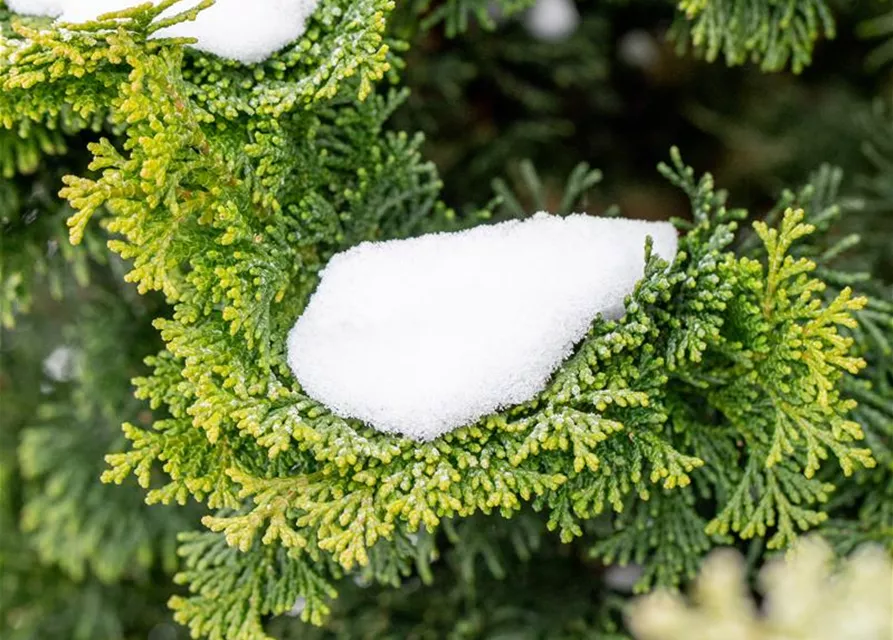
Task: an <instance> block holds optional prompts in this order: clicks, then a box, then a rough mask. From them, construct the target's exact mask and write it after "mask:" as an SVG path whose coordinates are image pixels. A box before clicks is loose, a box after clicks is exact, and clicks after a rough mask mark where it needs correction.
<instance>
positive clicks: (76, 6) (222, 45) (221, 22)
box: [8, 0, 319, 64]
mask: <svg viewBox="0 0 893 640" xmlns="http://www.w3.org/2000/svg"><path fill="white" fill-rule="evenodd" d="M200 1H201V0H183V2H178V3H176V4H175V5H174V6H172V7H170V8H169V9H167V10H166V11H165V12H164V13H162V14H161V17H169V16H172V15H175V14H177V13H180V12H182V11H185V10H187V9H191V8H193V7H195V6H196V5H198V4H199V3H200ZM8 2H9V7H10V8H11V9H12V10H13V11H15V12H17V13H23V14H29V15H43V16H52V17H56V18H58V19H59V20H60V21H62V22H73V23H79V22H87V21H90V20H95V19H96V18H97V17H99V16H101V15H103V14H105V13H110V12H113V11H123V10H124V9H128V8H130V7H134V6H137V5H140V4H144V2H145V0H8ZM154 2H156V3H157V2H158V0H154ZM318 2H319V0H250V2H248V1H247V0H216V2H215V3H214V4H213V5H212V6H210V7H208V8H207V9H204V10H202V11H201V12H199V14H198V17H197V18H196V19H195V20H194V21H187V22H181V23H179V24H176V25H173V26H171V27H167V28H165V29H161V30H160V31H158V32H157V33H156V34H155V36H154V37H157V38H174V37H184V38H196V39H197V42H196V43H195V44H193V45H192V46H193V47H195V48H196V49H198V50H199V51H205V52H207V53H213V54H216V55H218V56H221V57H223V58H229V59H232V60H238V61H240V62H244V63H246V64H250V63H254V62H260V61H262V60H264V59H266V58H268V57H269V56H270V55H272V54H273V53H275V52H276V51H278V50H279V49H281V48H282V47H284V46H285V45H287V44H289V43H290V42H293V41H294V40H296V39H297V38H299V37H300V36H301V35H302V34H303V33H304V28H305V24H304V23H305V22H306V20H307V18H308V17H309V16H310V14H311V13H313V11H314V9H315V8H316V5H317V3H318Z"/></svg>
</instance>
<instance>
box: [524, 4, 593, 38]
mask: <svg viewBox="0 0 893 640" xmlns="http://www.w3.org/2000/svg"><path fill="white" fill-rule="evenodd" d="M579 25H580V12H579V11H578V10H577V6H576V5H575V4H574V0H537V1H536V4H534V5H533V7H531V8H530V11H528V12H527V15H526V16H525V19H524V26H526V27H527V30H528V31H529V32H530V33H531V35H533V37H534V38H536V39H537V40H545V41H558V40H564V39H566V38H569V37H570V36H572V35H573V34H574V31H576V30H577V27H578V26H579Z"/></svg>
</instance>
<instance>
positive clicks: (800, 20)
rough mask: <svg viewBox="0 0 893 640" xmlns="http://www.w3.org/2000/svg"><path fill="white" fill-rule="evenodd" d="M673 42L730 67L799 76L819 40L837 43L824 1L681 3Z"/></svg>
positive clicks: (711, 0)
mask: <svg viewBox="0 0 893 640" xmlns="http://www.w3.org/2000/svg"><path fill="white" fill-rule="evenodd" d="M679 11H680V14H681V15H680V16H679V17H678V18H677V21H676V24H675V25H674V29H673V37H674V38H675V39H676V40H677V41H678V43H679V45H680V46H681V47H682V48H687V47H689V46H690V47H692V48H693V49H694V50H695V52H697V53H698V54H700V55H702V56H703V57H705V58H706V59H707V60H710V61H713V60H715V59H716V58H718V57H719V56H722V57H723V58H724V59H725V62H726V64H728V65H739V64H743V63H745V62H755V63H759V65H760V67H761V68H762V69H763V70H765V71H779V70H781V69H784V68H786V67H788V66H790V68H791V69H792V70H793V71H794V72H795V73H799V72H800V71H802V70H803V69H804V68H805V67H807V66H808V65H809V64H810V62H811V61H812V50H813V47H814V46H815V43H816V42H817V41H818V40H819V39H820V38H823V37H824V38H834V36H835V31H836V29H835V26H834V18H833V17H832V15H831V10H830V8H829V6H828V3H827V2H825V0H680V2H679Z"/></svg>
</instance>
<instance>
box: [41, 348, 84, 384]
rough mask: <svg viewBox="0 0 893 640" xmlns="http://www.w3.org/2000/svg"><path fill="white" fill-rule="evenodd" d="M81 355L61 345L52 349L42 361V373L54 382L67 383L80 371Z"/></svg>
mask: <svg viewBox="0 0 893 640" xmlns="http://www.w3.org/2000/svg"><path fill="white" fill-rule="evenodd" d="M80 360H81V354H80V352H79V351H78V350H76V349H74V348H72V347H69V346H67V345H62V346H59V347H56V348H55V349H53V351H52V352H51V353H50V355H48V356H47V357H46V358H45V359H44V361H43V372H44V373H45V374H46V376H47V377H48V378H50V379H51V380H54V381H55V382H68V381H69V380H71V379H73V378H75V377H76V376H77V375H78V373H79V370H80Z"/></svg>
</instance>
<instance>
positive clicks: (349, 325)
mask: <svg viewBox="0 0 893 640" xmlns="http://www.w3.org/2000/svg"><path fill="white" fill-rule="evenodd" d="M649 235H650V236H651V237H652V238H653V239H654V249H655V251H656V253H658V254H660V255H661V256H662V257H663V258H665V259H668V260H672V259H673V258H674V257H675V255H676V241H677V237H676V231H675V229H674V228H673V226H672V225H671V224H669V223H664V222H660V223H658V222H644V221H636V220H624V219H613V218H597V217H592V216H587V215H573V216H569V217H566V218H560V217H557V216H550V215H547V214H545V213H538V214H536V215H535V216H533V217H532V218H530V219H528V220H526V221H523V222H521V221H517V220H516V221H511V222H504V223H502V224H497V225H490V226H479V227H475V228H473V229H470V230H467V231H462V232H457V233H441V234H429V235H424V236H421V237H418V238H412V239H409V240H392V241H388V242H376V243H368V242H367V243H363V244H361V245H358V246H356V247H354V248H352V249H349V250H348V251H345V252H342V253H340V254H337V255H336V256H334V257H333V258H332V260H331V261H330V262H329V264H328V266H326V268H325V269H324V270H323V272H322V274H321V275H322V279H321V282H320V284H319V287H318V288H317V291H316V293H315V294H314V295H313V297H312V298H311V300H310V302H309V304H308V306H307V308H306V310H305V312H304V314H303V315H302V316H301V317H300V318H299V319H298V321H297V323H296V324H295V326H294V327H293V328H292V330H291V332H290V334H289V336H288V363H289V366H290V367H291V369H292V371H293V372H294V374H295V377H296V378H297V379H298V381H299V382H300V383H301V385H302V386H303V388H304V389H305V391H306V392H307V393H308V394H309V395H310V396H311V397H313V398H316V399H317V400H319V401H320V402H322V403H323V404H325V405H326V406H328V407H329V408H330V409H331V410H332V411H333V412H335V413H336V414H338V415H341V416H344V417H352V418H359V419H360V420H363V421H365V422H367V423H368V424H370V425H371V426H373V427H375V428H376V429H378V430H380V431H384V432H390V433H395V432H396V433H401V434H403V435H405V436H408V437H410V438H413V439H417V440H430V439H432V438H435V437H437V436H439V435H441V434H444V433H446V432H448V431H451V430H453V429H455V428H457V427H459V426H462V425H465V424H469V423H471V422H474V421H475V420H477V419H478V418H481V417H483V416H485V415H488V414H490V413H492V412H494V411H496V410H498V409H500V408H504V407H507V406H510V405H513V404H517V403H520V402H524V401H526V400H529V399H530V398H532V397H533V396H534V395H536V393H538V392H539V391H541V390H542V389H543V388H544V387H545V385H546V383H547V382H548V379H549V377H550V375H551V374H552V372H553V371H554V370H555V369H556V367H557V366H558V365H559V364H560V363H561V362H562V360H564V359H565V358H566V357H567V356H568V355H569V354H570V353H571V351H572V349H573V346H574V344H575V343H576V342H578V341H579V340H580V339H581V338H583V336H584V335H585V334H586V332H587V330H588V329H589V326H590V325H591V323H592V321H593V320H594V319H595V317H596V316H597V315H598V314H599V313H601V314H602V315H603V316H604V317H607V318H618V317H620V316H621V315H622V314H623V311H624V306H623V301H624V297H625V296H627V295H628V294H629V293H630V292H631V291H632V289H633V287H634V285H635V284H636V282H637V280H639V279H640V278H641V277H642V275H643V272H644V255H645V251H644V245H645V238H646V236H649Z"/></svg>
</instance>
